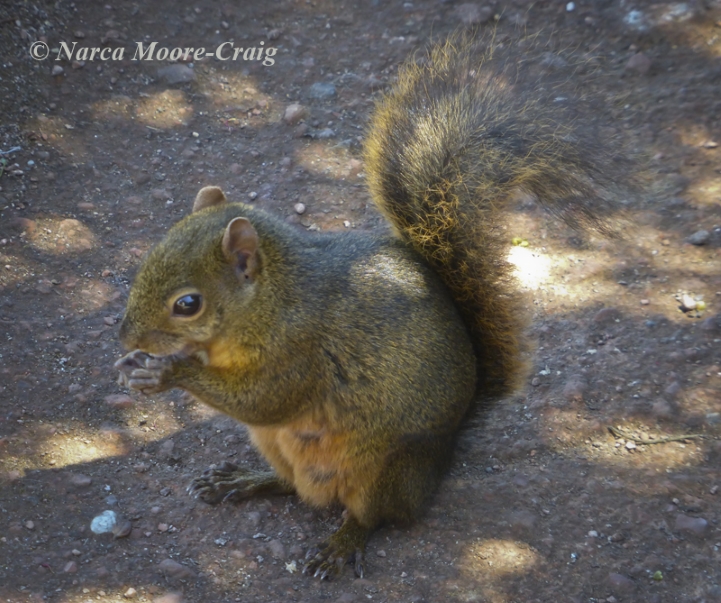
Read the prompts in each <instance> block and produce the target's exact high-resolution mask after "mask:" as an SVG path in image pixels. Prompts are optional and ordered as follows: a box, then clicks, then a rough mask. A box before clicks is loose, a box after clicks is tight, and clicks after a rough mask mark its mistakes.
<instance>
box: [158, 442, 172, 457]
mask: <svg viewBox="0 0 721 603" xmlns="http://www.w3.org/2000/svg"><path fill="white" fill-rule="evenodd" d="M174 448H175V442H173V440H165V442H163V443H162V444H161V445H160V448H159V449H158V456H159V457H160V458H162V459H169V458H171V457H172V456H173V449H174Z"/></svg>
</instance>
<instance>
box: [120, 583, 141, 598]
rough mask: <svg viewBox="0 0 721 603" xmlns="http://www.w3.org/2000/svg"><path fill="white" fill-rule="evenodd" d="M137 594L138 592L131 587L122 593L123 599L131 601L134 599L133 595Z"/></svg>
mask: <svg viewBox="0 0 721 603" xmlns="http://www.w3.org/2000/svg"><path fill="white" fill-rule="evenodd" d="M137 594H138V591H137V590H135V589H134V588H133V587H132V586H131V587H130V588H129V589H128V590H126V591H125V592H124V593H123V597H125V598H126V599H132V598H133V597H135V595H137Z"/></svg>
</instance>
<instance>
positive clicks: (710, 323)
mask: <svg viewBox="0 0 721 603" xmlns="http://www.w3.org/2000/svg"><path fill="white" fill-rule="evenodd" d="M701 329H702V330H703V331H706V332H707V333H721V314H716V315H715V316H709V317H708V318H706V319H704V321H703V322H702V323H701Z"/></svg>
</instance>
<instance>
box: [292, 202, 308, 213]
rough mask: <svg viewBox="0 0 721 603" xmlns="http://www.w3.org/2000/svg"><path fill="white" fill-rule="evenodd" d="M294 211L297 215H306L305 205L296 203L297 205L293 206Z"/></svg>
mask: <svg viewBox="0 0 721 603" xmlns="http://www.w3.org/2000/svg"><path fill="white" fill-rule="evenodd" d="M293 209H294V210H295V213H297V214H298V215H302V214H304V213H305V204H303V203H296V204H295V205H294V206H293Z"/></svg>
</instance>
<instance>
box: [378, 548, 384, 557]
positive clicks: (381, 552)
mask: <svg viewBox="0 0 721 603" xmlns="http://www.w3.org/2000/svg"><path fill="white" fill-rule="evenodd" d="M376 555H378V556H379V557H385V556H386V552H385V551H384V550H383V549H378V550H377V551H376Z"/></svg>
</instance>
